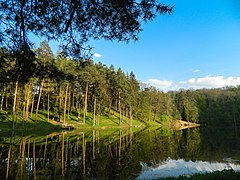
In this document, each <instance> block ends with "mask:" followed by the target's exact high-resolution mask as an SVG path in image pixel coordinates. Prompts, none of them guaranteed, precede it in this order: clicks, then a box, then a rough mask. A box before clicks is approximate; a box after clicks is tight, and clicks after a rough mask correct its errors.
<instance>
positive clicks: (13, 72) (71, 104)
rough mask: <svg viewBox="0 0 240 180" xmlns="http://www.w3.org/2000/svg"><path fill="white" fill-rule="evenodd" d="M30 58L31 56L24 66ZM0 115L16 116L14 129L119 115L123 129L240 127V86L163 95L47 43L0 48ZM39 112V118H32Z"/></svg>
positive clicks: (132, 77)
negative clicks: (180, 123)
mask: <svg viewBox="0 0 240 180" xmlns="http://www.w3.org/2000/svg"><path fill="white" fill-rule="evenodd" d="M26 57H28V58H29V57H31V58H30V59H28V61H27V63H25V60H26ZM0 67H1V68H0V76H1V78H0V112H2V111H4V112H6V113H10V112H11V114H12V120H13V127H14V125H15V124H16V123H18V122H19V121H18V120H19V119H18V118H19V117H21V118H22V122H23V125H24V122H25V121H28V119H29V118H30V117H31V119H33V120H38V117H39V113H38V112H39V111H41V114H43V115H44V114H45V117H47V119H48V121H49V120H55V121H60V122H63V123H65V122H66V121H67V120H68V119H70V118H71V116H72V115H74V116H76V117H77V118H78V121H79V122H81V123H83V124H84V123H86V121H87V120H88V119H87V117H89V116H87V113H88V112H89V113H91V114H92V118H93V126H95V125H98V124H99V122H100V116H101V115H102V114H108V115H116V114H118V117H119V125H121V124H122V123H127V124H129V125H130V126H131V125H132V121H133V119H136V120H139V121H142V122H145V123H148V122H151V121H156V122H159V123H162V124H165V123H166V122H167V121H171V120H175V119H182V120H185V121H188V122H199V123H204V124H209V125H217V126H219V125H224V126H228V125H232V126H238V125H239V124H240V98H239V97H240V87H225V88H221V89H200V90H179V91H170V92H167V93H164V92H162V91H160V90H158V89H157V88H155V87H151V86H149V85H146V84H142V83H141V82H139V81H138V80H137V79H136V77H135V74H134V73H133V72H131V73H130V74H128V73H125V72H123V71H122V70H121V69H120V68H118V69H115V68H114V66H113V65H111V66H110V67H107V66H106V65H104V64H102V63H94V62H93V61H92V60H90V59H89V60H83V59H79V60H78V61H75V60H73V59H71V58H66V57H65V56H64V55H63V54H62V53H58V55H57V56H54V55H53V53H52V51H51V49H50V47H49V45H48V42H47V41H44V42H42V43H41V44H40V47H39V48H37V49H36V50H35V54H34V53H32V51H31V50H29V49H26V50H25V51H9V50H8V49H7V48H1V49H0ZM33 113H35V116H33Z"/></svg>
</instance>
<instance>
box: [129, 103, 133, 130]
mask: <svg viewBox="0 0 240 180" xmlns="http://www.w3.org/2000/svg"><path fill="white" fill-rule="evenodd" d="M129 116H130V127H132V121H133V117H132V106H130V111H129Z"/></svg>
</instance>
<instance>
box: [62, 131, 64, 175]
mask: <svg viewBox="0 0 240 180" xmlns="http://www.w3.org/2000/svg"><path fill="white" fill-rule="evenodd" d="M62 176H64V134H62Z"/></svg>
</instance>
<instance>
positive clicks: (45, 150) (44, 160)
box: [43, 136, 48, 167]
mask: <svg viewBox="0 0 240 180" xmlns="http://www.w3.org/2000/svg"><path fill="white" fill-rule="evenodd" d="M47 143H48V136H46V141H45V147H44V154H43V167H45V162H46V153H47Z"/></svg>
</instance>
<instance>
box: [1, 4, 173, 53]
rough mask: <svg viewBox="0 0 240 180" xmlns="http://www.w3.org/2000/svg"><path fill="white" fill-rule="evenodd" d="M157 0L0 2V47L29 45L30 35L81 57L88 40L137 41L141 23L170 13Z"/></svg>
mask: <svg viewBox="0 0 240 180" xmlns="http://www.w3.org/2000/svg"><path fill="white" fill-rule="evenodd" d="M173 7H174V6H171V5H165V4H161V3H159V2H158V1H157V0H141V1H137V0H120V1H119V0H59V1H54V0H16V1H7V0H3V1H1V2H0V26H1V28H0V44H1V46H7V47H15V48H16V47H17V48H19V47H18V46H19V44H24V45H26V46H30V45H31V42H30V40H29V39H28V35H29V34H30V33H33V34H35V35H36V36H40V37H45V38H47V39H48V40H57V41H59V42H60V44H61V46H62V48H63V49H65V50H66V51H68V52H71V53H72V54H81V55H83V54H84V52H86V51H83V50H89V49H91V48H89V49H88V47H87V46H86V42H87V41H88V40H89V39H90V38H93V39H105V40H117V41H125V42H128V41H129V40H137V39H138V34H139V32H140V31H141V30H142V28H141V23H142V22H148V21H151V20H153V18H155V17H156V15H157V14H158V13H160V14H166V13H171V12H172V11H173Z"/></svg>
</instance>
